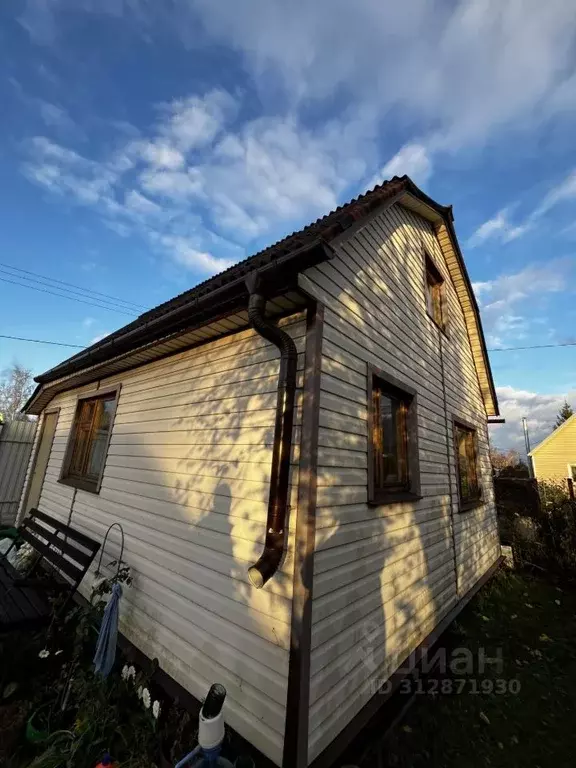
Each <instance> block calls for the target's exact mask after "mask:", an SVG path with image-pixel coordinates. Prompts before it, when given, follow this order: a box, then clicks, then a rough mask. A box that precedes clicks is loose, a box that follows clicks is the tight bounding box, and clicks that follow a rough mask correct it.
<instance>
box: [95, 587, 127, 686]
mask: <svg viewBox="0 0 576 768" xmlns="http://www.w3.org/2000/svg"><path fill="white" fill-rule="evenodd" d="M121 595H122V587H121V586H120V584H114V586H113V587H112V596H111V598H110V601H109V602H108V605H107V606H106V608H105V610H104V616H103V617H102V624H101V626H100V632H99V633H98V641H97V643H96V653H95V654H94V668H95V670H96V672H99V673H100V674H101V675H102V677H108V675H109V673H110V670H111V669H112V667H113V666H114V659H115V658H116V641H117V639H118V610H119V603H120V597H121Z"/></svg>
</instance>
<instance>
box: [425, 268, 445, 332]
mask: <svg viewBox="0 0 576 768" xmlns="http://www.w3.org/2000/svg"><path fill="white" fill-rule="evenodd" d="M424 263H425V268H426V309H427V311H428V314H429V315H430V317H431V318H432V320H434V322H435V323H436V325H437V326H438V327H439V328H441V329H442V330H443V331H444V330H445V329H446V317H445V310H444V278H443V277H442V275H441V274H440V272H439V271H438V268H437V267H436V265H435V264H434V262H433V261H432V259H431V258H430V256H428V254H425V257H424Z"/></svg>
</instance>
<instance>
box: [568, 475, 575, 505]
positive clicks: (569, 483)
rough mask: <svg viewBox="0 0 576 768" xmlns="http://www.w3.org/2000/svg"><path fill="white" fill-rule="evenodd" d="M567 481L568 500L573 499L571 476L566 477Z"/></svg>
mask: <svg viewBox="0 0 576 768" xmlns="http://www.w3.org/2000/svg"><path fill="white" fill-rule="evenodd" d="M567 483H568V495H569V496H570V501H574V480H572V478H571V477H568V478H567Z"/></svg>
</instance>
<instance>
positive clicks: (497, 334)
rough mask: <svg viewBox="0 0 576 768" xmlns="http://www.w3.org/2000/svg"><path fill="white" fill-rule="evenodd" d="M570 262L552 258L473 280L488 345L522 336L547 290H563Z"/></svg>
mask: <svg viewBox="0 0 576 768" xmlns="http://www.w3.org/2000/svg"><path fill="white" fill-rule="evenodd" d="M574 266H575V262H574V260H572V259H554V260H552V261H549V262H547V263H546V264H545V265H544V264H542V265H539V264H533V265H530V266H528V267H526V268H525V269H523V270H521V271H520V272H515V273H511V274H504V275H500V276H499V277H497V278H495V279H494V280H487V281H484V282H479V283H474V284H473V288H474V292H475V294H476V297H477V299H478V303H479V304H480V310H481V312H480V314H481V316H482V325H483V327H484V330H485V332H486V336H487V342H488V346H489V347H502V346H507V345H509V344H511V343H512V342H518V341H520V340H522V339H524V338H525V337H526V336H527V335H528V332H529V330H530V326H531V323H532V322H534V320H533V318H534V308H535V307H537V306H540V305H542V304H543V303H544V302H545V301H546V296H547V295H548V294H553V293H559V292H561V291H563V290H565V288H566V281H567V280H569V279H570V275H571V274H572V273H573V270H574Z"/></svg>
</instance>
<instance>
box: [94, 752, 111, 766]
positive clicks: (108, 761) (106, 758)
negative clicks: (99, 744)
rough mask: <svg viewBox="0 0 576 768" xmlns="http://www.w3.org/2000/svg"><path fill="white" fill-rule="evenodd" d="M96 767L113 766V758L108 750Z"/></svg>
mask: <svg viewBox="0 0 576 768" xmlns="http://www.w3.org/2000/svg"><path fill="white" fill-rule="evenodd" d="M96 768H113V763H112V758H111V757H110V755H109V754H108V752H106V753H105V754H104V757H103V758H102V760H101V761H100V762H99V763H98V765H97V766H96Z"/></svg>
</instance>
